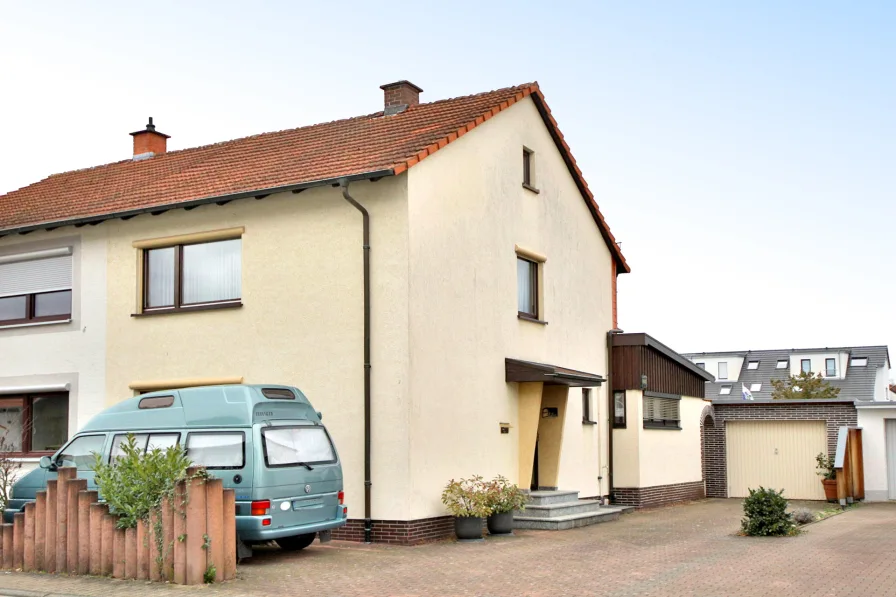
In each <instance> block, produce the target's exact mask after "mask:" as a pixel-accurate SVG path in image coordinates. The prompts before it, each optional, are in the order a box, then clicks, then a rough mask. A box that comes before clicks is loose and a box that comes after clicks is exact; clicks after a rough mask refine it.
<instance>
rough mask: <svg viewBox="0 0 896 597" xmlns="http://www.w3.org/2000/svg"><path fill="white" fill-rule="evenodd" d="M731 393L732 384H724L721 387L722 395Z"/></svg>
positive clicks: (720, 393)
mask: <svg viewBox="0 0 896 597" xmlns="http://www.w3.org/2000/svg"><path fill="white" fill-rule="evenodd" d="M730 393H731V386H730V385H725V386H722V387H721V388H719V395H720V396H727V395H728V394H730Z"/></svg>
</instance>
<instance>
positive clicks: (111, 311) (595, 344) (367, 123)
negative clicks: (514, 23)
mask: <svg viewBox="0 0 896 597" xmlns="http://www.w3.org/2000/svg"><path fill="white" fill-rule="evenodd" d="M382 89H383V91H384V104H383V106H382V109H380V110H379V111H376V112H374V113H372V114H368V115H365V116H359V117H355V118H349V119H346V120H339V121H335V122H330V123H324V124H319V125H315V126H308V127H303V128H298V129H292V130H285V131H280V132H275V133H268V134H262V135H256V136H252V137H247V138H243V139H236V140H232V141H226V142H223V143H218V144H214V145H209V146H205V147H196V148H190V149H183V150H179V151H167V144H168V139H169V136H168V135H166V134H163V133H162V132H161V131H160V130H158V129H157V128H156V125H155V123H153V121H152V119H150V122H149V123H148V124H147V126H146V127H145V128H144V129H141V130H139V131H136V132H134V133H131V135H132V137H133V155H132V156H129V157H128V158H127V159H124V160H122V161H119V162H116V163H112V164H106V165H103V166H98V167H95V168H88V169H84V170H78V171H74V172H67V173H63V174H57V175H53V176H50V177H48V178H46V179H44V180H42V181H40V182H37V183H35V184H32V185H30V186H28V187H25V188H23V189H19V190H16V191H12V192H10V193H8V194H6V195H3V196H0V237H2V238H0V395H2V396H3V397H2V402H0V404H2V405H3V407H4V408H5V409H6V410H5V412H4V414H5V415H6V417H7V419H8V420H17V421H19V422H20V423H19V424H20V427H21V428H22V435H23V437H27V436H28V434H29V433H30V434H31V438H32V439H31V440H30V443H29V441H27V440H23V444H22V448H21V449H22V456H23V457H25V458H31V459H36V457H38V456H39V455H41V454H42V453H46V452H48V451H51V450H52V448H54V447H55V446H57V445H58V444H59V443H61V442H62V441H64V439H65V436H67V435H70V434H72V433H73V432H75V431H76V430H77V429H78V428H79V426H80V425H82V424H83V423H84V422H85V421H86V420H87V419H88V418H89V417H90V416H91V415H93V414H94V413H96V412H97V411H98V410H100V409H101V408H103V407H104V406H106V405H109V404H113V403H115V402H116V401H119V400H122V399H124V398H127V397H130V396H133V395H135V394H138V393H141V392H145V391H150V390H157V389H171V388H179V387H189V386H196V385H205V384H219V383H242V382H246V383H264V382H272V383H273V382H276V383H283V384H292V385H296V386H298V387H300V388H301V389H302V390H303V391H304V392H305V393H306V394H307V395H308V397H309V398H310V399H311V401H312V402H313V404H314V405H315V407H316V408H317V409H319V410H320V411H322V412H323V416H324V422H325V423H326V424H327V426H328V428H329V430H330V431H331V434H332V436H333V438H334V441H335V443H336V445H337V447H338V449H339V451H340V456H341V458H342V461H343V467H344V470H345V474H346V479H345V489H346V496H347V497H346V501H347V503H348V505H349V517H350V523H349V525H348V526H347V527H346V529H345V530H344V532H343V534H342V535H341V536H342V537H345V538H354V539H361V538H366V539H372V540H374V541H394V542H405V543H408V542H416V541H419V540H423V539H426V538H430V537H435V536H440V535H442V534H445V533H446V532H448V531H449V529H450V528H451V526H450V525H451V519H450V518H448V517H446V516H445V511H444V509H443V506H442V505H441V503H440V499H439V498H440V491H441V488H442V487H443V486H444V484H445V483H446V482H447V481H448V480H449V479H451V478H457V477H460V476H466V475H471V474H475V473H478V474H482V475H485V476H487V477H490V476H493V475H497V474H503V475H505V476H507V477H509V478H511V479H512V480H514V481H517V482H518V483H520V484H521V485H522V486H524V487H530V486H531V487H535V488H557V487H560V488H564V489H569V490H574V491H578V492H579V493H580V494H581V495H582V496H590V497H601V498H606V497H607V496H608V494H609V490H610V488H609V480H608V478H607V476H606V475H602V474H601V471H605V470H607V469H608V467H609V466H610V460H609V459H610V455H609V444H610V431H609V427H608V424H607V421H608V400H609V395H608V393H607V386H606V383H605V380H606V376H607V375H608V369H609V367H608V356H609V352H608V344H607V341H606V338H607V333H608V331H610V330H613V329H615V328H616V276H617V275H618V274H621V273H626V272H628V271H629V266H628V264H627V262H626V260H625V258H624V257H623V255H622V252H621V251H620V249H619V246H618V244H617V243H616V241H615V239H614V237H613V235H612V234H611V232H610V229H609V227H608V225H607V223H606V221H605V220H604V218H603V216H602V214H601V212H600V210H599V208H598V205H597V203H596V202H595V199H594V197H593V196H592V194H591V192H590V191H589V189H588V186H587V184H586V182H585V180H584V177H583V176H582V173H581V172H580V171H579V169H578V167H577V166H576V162H575V160H574V158H573V157H572V154H571V152H570V149H569V147H568V146H567V144H566V142H565V141H564V138H563V135H562V134H561V133H560V131H559V129H558V127H557V123H556V122H555V120H554V118H553V117H552V115H551V111H550V109H549V107H548V105H547V103H546V101H545V98H544V96H543V94H542V92H541V90H540V89H539V87H538V85H537V84H534V83H533V84H525V85H520V86H516V87H510V88H505V89H499V90H497V91H491V92H487V93H481V94H477V95H472V96H467V97H459V98H454V99H449V100H442V101H436V102H432V103H421V102H420V93H421V91H422V90H421V89H420V88H419V87H417V86H415V85H414V84H412V83H409V82H407V81H399V82H396V83H391V84H388V85H384V86H383V87H382ZM545 413H547V415H545ZM593 423H596V424H593ZM63 432H64V434H65V435H64V434H63Z"/></svg>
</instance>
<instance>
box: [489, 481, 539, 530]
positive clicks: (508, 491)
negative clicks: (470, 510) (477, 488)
mask: <svg viewBox="0 0 896 597" xmlns="http://www.w3.org/2000/svg"><path fill="white" fill-rule="evenodd" d="M486 494H487V496H488V507H489V512H490V513H489V515H488V519H486V524H487V526H488V533H489V535H509V534H510V533H512V532H513V512H514V510H522V509H523V508H524V507H525V505H526V502H527V501H528V499H529V496H527V495H526V494H525V493H524V492H523V491H522V490H521V489H520V488H519V487H517V486H516V484H515V483H511V482H510V481H509V480H507V479H506V478H505V477H504V476H502V475H498V476H497V477H495V478H494V479H493V480H492V481H491V482H490V483H489V484H488V486H487V488H486Z"/></svg>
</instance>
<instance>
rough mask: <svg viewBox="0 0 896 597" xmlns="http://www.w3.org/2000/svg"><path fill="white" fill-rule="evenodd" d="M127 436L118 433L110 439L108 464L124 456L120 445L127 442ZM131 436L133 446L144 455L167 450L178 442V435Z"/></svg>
mask: <svg viewBox="0 0 896 597" xmlns="http://www.w3.org/2000/svg"><path fill="white" fill-rule="evenodd" d="M128 435H129V434H127V433H119V434H117V435H116V436H115V437H113V438H112V449H111V450H110V451H109V461H110V462H111V461H112V460H113V459H115V458H120V457H121V456H123V455H124V451H123V450H122V449H121V444H122V443H125V442H126V441H127V438H128ZM132 435H133V436H134V445H135V446H136V447H137V448H138V449H139V450H140V451H141V452H144V453H145V452H147V451H149V452H151V451H153V450H155V449H159V450H167V449H168V448H169V447H171V446H176V445H177V444H178V442H179V441H180V433H151V434H147V433H134V434H132Z"/></svg>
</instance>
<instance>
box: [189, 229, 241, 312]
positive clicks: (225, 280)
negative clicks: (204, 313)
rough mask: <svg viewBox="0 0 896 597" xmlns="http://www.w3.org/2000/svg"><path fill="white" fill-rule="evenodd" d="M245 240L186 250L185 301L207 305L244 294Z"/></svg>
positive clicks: (207, 244)
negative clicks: (242, 249)
mask: <svg viewBox="0 0 896 597" xmlns="http://www.w3.org/2000/svg"><path fill="white" fill-rule="evenodd" d="M241 246H242V240H241V239H238V238H237V239H233V240H225V241H221V242H214V243H204V244H200V245H186V246H184V248H183V252H184V264H183V268H184V271H183V284H184V285H183V302H184V304H185V305H186V304H195V303H207V302H211V301H225V300H232V299H238V298H240V295H241V280H242V267H241V260H240V253H241Z"/></svg>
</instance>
